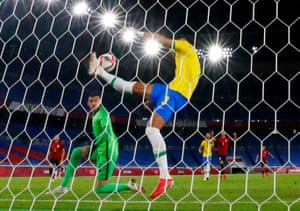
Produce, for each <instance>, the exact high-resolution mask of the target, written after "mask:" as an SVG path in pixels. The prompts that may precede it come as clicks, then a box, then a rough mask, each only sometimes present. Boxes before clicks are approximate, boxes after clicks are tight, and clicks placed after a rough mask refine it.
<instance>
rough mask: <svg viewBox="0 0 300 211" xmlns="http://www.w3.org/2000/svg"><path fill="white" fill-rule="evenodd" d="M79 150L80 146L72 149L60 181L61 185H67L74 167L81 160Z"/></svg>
mask: <svg viewBox="0 0 300 211" xmlns="http://www.w3.org/2000/svg"><path fill="white" fill-rule="evenodd" d="M81 157H82V155H81V150H80V147H77V148H75V149H73V151H72V154H71V157H70V162H69V164H68V167H67V170H66V173H65V176H64V179H63V181H62V183H61V186H62V187H68V185H69V182H70V180H71V179H72V177H73V174H74V171H75V169H76V167H77V166H78V164H79V161H80V160H81Z"/></svg>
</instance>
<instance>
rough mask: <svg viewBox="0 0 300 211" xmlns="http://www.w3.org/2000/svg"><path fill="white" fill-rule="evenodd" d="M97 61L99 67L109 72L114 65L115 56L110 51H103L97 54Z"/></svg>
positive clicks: (115, 61)
mask: <svg viewBox="0 0 300 211" xmlns="http://www.w3.org/2000/svg"><path fill="white" fill-rule="evenodd" d="M98 61H99V63H98V64H99V66H100V67H102V68H103V69H104V70H105V71H107V72H110V71H112V70H113V69H114V68H115V67H116V63H117V58H116V57H115V56H114V55H113V54H111V53H105V54H102V55H100V56H99V58H98Z"/></svg>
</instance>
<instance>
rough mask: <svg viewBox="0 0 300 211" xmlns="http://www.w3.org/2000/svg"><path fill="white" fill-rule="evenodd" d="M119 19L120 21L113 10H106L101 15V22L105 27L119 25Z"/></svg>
mask: <svg viewBox="0 0 300 211" xmlns="http://www.w3.org/2000/svg"><path fill="white" fill-rule="evenodd" d="M117 21H118V20H117V16H116V14H115V13H113V12H112V11H108V12H105V13H104V14H103V15H102V16H101V24H102V25H103V26H104V27H105V28H113V27H115V26H116V25H117Z"/></svg>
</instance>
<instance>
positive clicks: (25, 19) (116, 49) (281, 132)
mask: <svg viewBox="0 0 300 211" xmlns="http://www.w3.org/2000/svg"><path fill="white" fill-rule="evenodd" d="M296 2H297V1H287V0H264V1H255V0H218V1H215V0H176V1H175V0H174V1H173V0H161V1H154V0H132V1H131V0H90V1H84V0H80V1H79V0H78V1H77V0H2V1H0V55H1V56H0V79H1V80H0V209H4V210H7V209H9V210H18V209H26V210H28V209H29V210H41V209H53V210H57V209H65V210H69V209H70V210H75V209H79V210H80V209H81V210H95V209H99V210H271V209H275V210H299V209H300V202H299V191H298V188H297V186H298V185H299V183H300V180H299V178H298V177H299V176H298V175H297V173H298V172H300V168H298V166H299V165H300V157H299V151H300V135H299V131H300V121H299V120H300V110H299V108H300V97H299V90H300V86H299V84H300V74H299V70H300V42H299V37H300V33H299V28H300V18H299V11H298V9H297V3H296ZM124 26H130V27H133V28H135V29H138V30H141V31H149V32H152V33H160V34H163V35H165V36H167V37H170V38H174V37H175V36H176V35H178V34H184V35H187V37H188V38H189V39H191V41H192V43H193V45H194V46H195V48H196V49H197V52H198V55H199V60H200V62H201V67H202V75H201V77H200V81H199V85H198V87H197V88H196V91H195V92H194V94H193V96H192V98H191V100H190V101H189V102H188V105H187V106H186V107H185V108H184V109H183V110H181V111H179V112H176V113H175V115H174V117H173V118H172V120H171V121H170V122H168V123H167V124H166V126H165V127H164V128H163V129H162V130H161V133H162V135H163V137H164V139H165V141H166V144H167V153H168V165H169V171H170V173H171V174H172V176H174V181H175V185H174V187H173V188H171V189H170V190H169V191H168V192H167V193H166V194H164V195H163V196H161V197H159V198H158V199H155V200H152V199H150V198H149V193H150V192H151V191H152V190H153V189H154V188H155V185H156V183H157V180H158V175H159V170H158V167H157V164H156V162H155V159H154V157H153V153H152V147H151V145H150V144H149V142H148V139H147V137H146V135H145V127H146V124H147V121H148V120H149V117H150V115H151V110H150V109H149V108H146V107H145V106H144V102H143V98H141V97H136V96H132V95H127V94H124V93H118V92H116V91H115V90H113V89H112V88H111V87H110V86H109V84H107V83H105V82H104V81H103V80H102V79H100V78H94V77H90V76H89V75H88V73H87V69H88V63H89V56H90V54H91V52H93V51H96V52H97V55H100V54H103V53H106V52H111V53H113V54H114V55H115V56H116V57H117V59H118V63H117V66H116V68H115V70H114V72H112V73H113V74H115V75H118V76H120V77H122V78H124V79H125V80H128V81H133V80H135V81H142V82H144V83H152V82H161V83H165V84H167V83H168V82H170V80H172V78H173V76H174V72H173V70H174V67H175V64H174V60H173V54H172V51H170V50H168V49H165V48H160V49H158V51H157V52H153V50H157V49H154V48H155V45H154V44H151V45H150V46H146V45H145V40H139V39H138V40H135V41H134V42H131V43H126V42H124V40H123V39H122V28H123V27H124ZM151 50H152V51H151ZM149 53H152V54H149ZM95 91H97V92H98V93H100V95H101V98H102V104H103V105H104V106H105V107H106V108H107V110H108V111H109V113H110V114H111V119H112V123H113V127H114V130H115V133H116V134H117V136H118V141H119V148H120V149H119V150H120V152H119V159H118V163H117V167H116V169H115V171H114V178H113V181H115V182H116V183H121V182H125V181H128V179H129V178H135V179H136V180H137V181H138V182H139V183H142V185H143V186H144V187H145V188H146V190H147V192H146V193H145V194H144V193H133V192H130V193H125V192H124V193H123V192H122V193H113V194H100V195H99V194H96V193H95V191H94V187H95V183H96V179H95V174H96V167H95V165H94V164H93V163H92V162H90V160H89V159H88V160H87V161H84V162H82V163H80V165H79V167H78V169H77V171H76V175H75V177H74V178H73V180H72V182H71V186H70V192H68V193H67V194H66V195H64V196H58V197H57V196H52V195H46V194H45V193H46V192H47V191H49V190H51V189H53V188H54V187H57V186H58V185H59V184H60V183H61V180H60V179H59V178H58V179H56V180H54V181H53V180H52V179H51V177H50V176H49V169H51V165H52V164H51V162H50V159H49V151H50V143H51V141H52V140H53V138H54V136H55V135H57V134H59V135H60V137H61V139H62V140H63V143H64V148H65V151H66V154H67V155H66V160H65V162H64V163H63V166H66V165H67V164H68V159H69V156H70V154H71V152H72V150H73V149H74V148H75V147H77V146H83V145H90V144H91V143H92V142H93V136H92V135H91V130H90V121H89V113H88V112H89V109H88V107H87V96H88V94H89V93H91V92H95ZM208 131H209V132H211V131H213V132H214V134H213V136H214V137H215V138H217V137H219V136H220V134H221V132H222V131H225V132H226V135H227V137H228V138H229V139H230V140H232V142H231V143H232V145H231V147H230V150H229V154H228V156H227V160H226V161H227V162H226V165H225V167H224V168H223V169H222V168H220V164H219V160H218V156H217V154H216V151H213V156H212V161H211V169H210V173H211V175H210V178H209V180H208V181H204V180H203V173H204V171H206V170H205V164H204V163H203V162H202V156H201V154H200V153H199V145H200V143H201V141H202V140H203V139H205V134H206V132H208ZM235 134H236V135H235ZM264 146H266V147H267V149H268V151H269V152H270V153H271V154H269V155H268V163H267V165H263V164H264V163H265V161H264V159H263V152H262V151H261V150H262V149H263V147H264ZM223 170H225V174H226V175H227V179H226V180H223V179H222V177H220V175H221V172H223ZM262 171H265V174H261V172H262ZM267 175H268V176H267ZM221 179H222V180H221Z"/></svg>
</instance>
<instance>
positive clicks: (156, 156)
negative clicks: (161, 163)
mask: <svg viewBox="0 0 300 211" xmlns="http://www.w3.org/2000/svg"><path fill="white" fill-rule="evenodd" d="M164 155H167V151H162V152H159V153H155V154H154V157H155V158H159V157H162V156H164Z"/></svg>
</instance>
